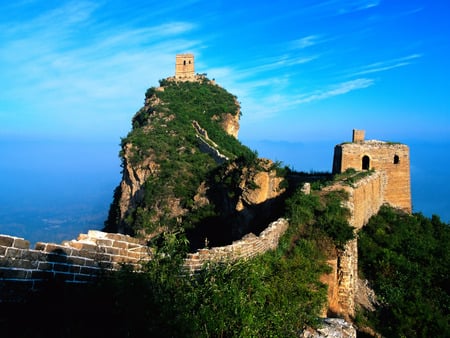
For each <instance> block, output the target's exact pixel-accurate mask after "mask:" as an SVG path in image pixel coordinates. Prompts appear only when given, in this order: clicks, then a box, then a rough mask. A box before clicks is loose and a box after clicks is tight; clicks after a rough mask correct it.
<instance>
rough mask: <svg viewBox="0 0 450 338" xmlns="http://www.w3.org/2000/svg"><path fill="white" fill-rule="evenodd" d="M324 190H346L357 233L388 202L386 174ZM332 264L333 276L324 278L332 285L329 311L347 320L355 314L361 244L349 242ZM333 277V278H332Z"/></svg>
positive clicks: (379, 172)
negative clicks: (359, 247)
mask: <svg viewBox="0 0 450 338" xmlns="http://www.w3.org/2000/svg"><path fill="white" fill-rule="evenodd" d="M324 190H325V191H333V190H345V191H346V192H347V193H348V196H349V197H348V200H347V201H346V202H345V207H347V208H348V209H349V211H350V217H349V220H348V221H349V224H350V225H351V226H353V227H354V228H355V231H358V230H359V229H361V228H362V227H363V226H364V225H365V224H367V222H368V221H369V219H370V218H371V217H372V216H374V215H376V214H377V213H378V211H379V210H380V208H381V206H382V205H383V204H384V203H385V192H386V190H387V177H386V173H385V172H384V171H375V172H373V173H371V174H370V175H368V176H366V177H363V178H362V179H360V180H358V181H357V182H355V183H352V184H345V183H342V182H340V183H336V184H334V185H332V186H330V187H327V188H325V189H324ZM329 264H330V265H331V267H332V271H334V273H333V275H332V276H331V278H330V276H328V277H324V280H325V281H326V282H327V283H328V285H329V289H328V290H329V293H328V311H329V312H331V313H333V314H339V315H343V316H344V317H346V318H350V317H354V315H355V297H356V293H357V291H358V290H357V289H358V243H357V239H353V240H351V241H349V242H348V243H347V244H346V246H345V248H344V250H343V251H342V252H340V253H339V254H338V257H337V259H336V260H330V261H329ZM333 277H334V278H333Z"/></svg>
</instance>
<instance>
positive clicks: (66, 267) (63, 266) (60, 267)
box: [53, 263, 70, 272]
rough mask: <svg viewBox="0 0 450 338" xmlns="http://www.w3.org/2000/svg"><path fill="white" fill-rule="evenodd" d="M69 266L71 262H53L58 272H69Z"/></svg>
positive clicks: (54, 268)
mask: <svg viewBox="0 0 450 338" xmlns="http://www.w3.org/2000/svg"><path fill="white" fill-rule="evenodd" d="M69 267H70V265H69V264H60V263H55V264H53V270H54V271H58V272H69Z"/></svg>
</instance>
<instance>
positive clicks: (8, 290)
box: [0, 230, 151, 302]
mask: <svg viewBox="0 0 450 338" xmlns="http://www.w3.org/2000/svg"><path fill="white" fill-rule="evenodd" d="M149 259H151V249H150V248H149V247H147V246H146V245H145V243H144V242H142V241H140V240H138V239H136V238H133V237H130V236H127V235H121V234H112V233H105V232H101V231H95V230H91V231H89V232H88V233H87V234H80V235H79V237H78V239H77V240H71V241H65V242H63V243H62V244H54V243H43V242H38V243H36V245H35V248H34V249H31V248H30V242H29V241H27V240H25V239H23V238H20V237H14V236H8V235H0V302H2V301H15V300H17V298H20V297H21V296H22V297H23V296H25V295H26V293H28V292H32V291H34V290H37V289H39V287H40V286H42V285H43V284H44V283H46V282H48V281H50V280H58V281H61V282H65V283H74V284H81V283H89V282H93V281H94V280H95V279H96V278H97V277H98V275H99V274H100V273H101V272H102V271H114V270H118V269H119V268H120V267H121V264H123V263H126V264H131V265H132V266H133V267H134V268H135V269H139V268H140V266H141V264H140V263H141V262H143V261H146V260H149Z"/></svg>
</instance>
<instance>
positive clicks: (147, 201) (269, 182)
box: [105, 76, 284, 246]
mask: <svg viewBox="0 0 450 338" xmlns="http://www.w3.org/2000/svg"><path fill="white" fill-rule="evenodd" d="M239 117H240V106H239V103H238V102H237V98H236V97H235V96H233V95H232V94H230V93H228V92H227V91H226V90H225V89H223V88H221V87H220V86H218V85H216V84H215V83H214V82H212V81H210V80H208V79H207V78H206V77H204V76H197V80H196V81H191V82H178V81H175V80H174V79H173V78H168V79H165V80H161V81H160V87H157V88H155V87H152V88H149V89H148V90H147V92H146V94H145V104H144V106H143V107H142V108H141V109H140V110H139V111H138V112H137V113H136V114H135V116H134V117H133V119H132V130H131V131H130V132H129V134H128V135H127V137H125V138H123V139H122V150H121V153H120V156H121V158H122V167H123V177H122V181H121V183H120V185H119V186H118V187H117V188H116V190H115V193H114V201H113V203H112V204H111V208H110V212H109V217H108V220H107V221H106V222H105V230H107V231H114V232H122V233H127V234H133V235H139V236H143V237H145V238H150V237H151V236H154V235H155V234H158V233H160V232H161V231H162V230H164V229H167V228H170V227H176V226H182V227H184V228H186V229H190V232H189V233H190V234H191V235H192V236H194V237H193V238H192V242H196V241H197V244H195V245H197V246H199V245H200V242H201V241H204V240H206V239H207V241H209V243H211V244H213V243H214V242H218V243H219V242H220V244H223V243H224V242H228V241H230V240H232V239H236V238H239V237H240V236H242V235H243V234H245V233H246V232H248V231H249V230H250V229H253V230H254V228H255V226H256V225H257V223H258V224H260V222H264V223H265V224H267V221H268V220H269V218H272V219H273V218H275V217H276V212H275V213H274V212H273V211H274V210H273V208H274V205H275V204H274V203H272V202H274V201H275V200H276V198H277V197H278V196H280V194H281V193H282V192H283V191H284V189H283V188H282V187H281V186H280V184H281V182H283V178H282V177H281V176H282V175H281V171H280V170H279V168H277V166H276V165H274V164H273V163H272V162H271V161H269V160H263V159H258V158H257V155H256V154H255V153H254V152H252V151H251V150H250V149H249V148H247V147H245V146H243V145H242V144H241V143H240V142H239V141H238V140H237V138H236V137H237V134H238V131H239ZM264 210H265V211H269V210H270V212H263V211H264Z"/></svg>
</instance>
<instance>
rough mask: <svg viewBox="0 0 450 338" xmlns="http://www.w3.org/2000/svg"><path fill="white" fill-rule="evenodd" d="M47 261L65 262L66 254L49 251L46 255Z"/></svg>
mask: <svg viewBox="0 0 450 338" xmlns="http://www.w3.org/2000/svg"><path fill="white" fill-rule="evenodd" d="M47 261H49V262H52V263H66V262H67V256H66V255H64V254H59V253H49V254H48V255H47Z"/></svg>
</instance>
